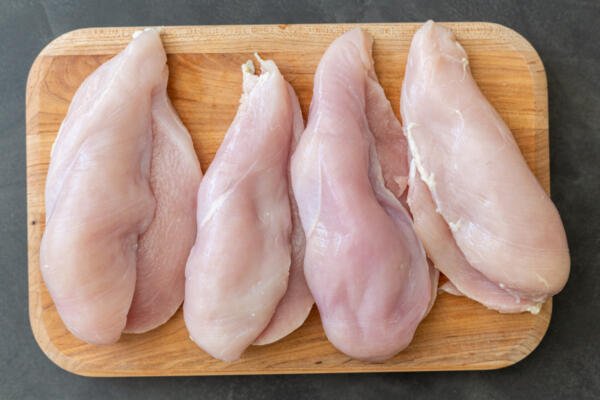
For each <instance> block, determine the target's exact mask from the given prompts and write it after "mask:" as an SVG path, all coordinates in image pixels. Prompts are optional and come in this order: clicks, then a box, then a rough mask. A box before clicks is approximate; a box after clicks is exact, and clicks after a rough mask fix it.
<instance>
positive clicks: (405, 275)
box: [292, 29, 437, 361]
mask: <svg viewBox="0 0 600 400" xmlns="http://www.w3.org/2000/svg"><path fill="white" fill-rule="evenodd" d="M371 45H372V39H371V38H370V36H368V35H367V34H366V33H364V32H363V31H361V30H360V29H355V30H352V31H350V32H347V33H346V34H344V35H343V36H341V37H340V38H338V39H337V40H335V41H334V42H333V43H332V44H331V46H330V47H329V48H328V49H327V51H326V52H325V54H324V55H323V58H322V59H321V62H320V64H319V67H318V69H317V72H316V75H315V87H314V91H313V100H312V104H311V109H310V115H309V119H308V124H307V128H306V130H305V132H304V134H303V135H302V137H301V139H300V143H299V145H298V148H297V150H296V152H295V153H294V155H293V158H292V185H293V189H294V193H295V195H296V200H297V202H298V209H299V212H300V218H301V221H302V226H303V228H304V231H305V233H306V255H305V259H304V271H305V276H306V280H307V283H308V286H309V288H310V290H311V292H312V294H313V296H314V298H315V302H316V304H317V307H318V308H319V312H320V315H321V319H322V322H323V326H324V328H325V333H326V334H327V337H328V339H329V340H330V341H331V343H332V344H333V345H334V346H335V347H337V348H338V349H339V350H341V351H342V352H344V353H346V354H348V355H349V356H351V357H354V358H358V359H363V360H369V361H381V360H385V359H387V358H389V357H392V356H393V355H394V354H396V353H397V352H399V351H401V350H402V349H404V348H405V347H406V346H408V344H409V343H410V341H411V340H412V338H413V335H414V332H415V330H416V328H417V326H418V324H419V323H420V321H421V320H422V319H423V318H424V316H425V315H426V313H427V311H428V309H429V306H430V304H431V299H432V294H433V293H434V291H433V288H432V286H433V280H434V279H435V278H436V277H437V275H436V273H435V272H432V270H430V267H429V266H428V264H427V260H426V258H425V252H424V250H423V247H422V245H421V243H420V242H419V240H418V238H417V236H416V234H415V232H414V230H413V226H412V222H411V220H410V218H409V216H408V215H407V213H406V211H405V210H404V208H403V207H402V205H401V204H400V202H399V201H398V200H397V199H396V198H395V197H394V195H393V194H392V193H391V192H390V191H389V190H388V189H386V188H385V186H384V178H383V175H382V172H381V166H380V164H379V160H378V157H377V148H376V144H375V139H374V137H373V130H374V129H377V127H376V126H372V124H373V121H372V120H370V119H369V118H368V115H367V113H368V110H369V108H371V107H374V105H373V104H371V103H370V101H371V100H373V99H372V96H371V95H370V89H372V87H371V86H370V85H372V81H373V80H375V81H376V76H375V72H374V69H373V61H372V58H371ZM382 92H383V91H381V93H382ZM375 100H376V101H377V103H379V104H380V103H381V102H382V99H381V98H379V97H375ZM396 122H397V121H396ZM404 173H405V172H404ZM399 175H402V172H401V173H399ZM400 183H401V180H400ZM398 191H399V189H398Z"/></svg>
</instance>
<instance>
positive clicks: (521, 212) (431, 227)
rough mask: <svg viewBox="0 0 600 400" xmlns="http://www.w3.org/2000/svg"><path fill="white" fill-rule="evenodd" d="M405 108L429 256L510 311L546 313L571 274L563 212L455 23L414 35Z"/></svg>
mask: <svg viewBox="0 0 600 400" xmlns="http://www.w3.org/2000/svg"><path fill="white" fill-rule="evenodd" d="M401 112H402V118H403V121H404V124H405V133H406V136H407V139H408V143H409V148H410V152H411V154H412V157H413V161H412V162H413V163H414V166H413V169H414V170H413V171H412V173H411V176H410V182H409V186H410V191H409V196H408V201H409V204H410V208H411V211H412V213H413V216H414V218H415V226H416V229H417V232H418V233H419V236H420V238H421V240H422V241H423V243H424V245H425V248H426V249H427V251H428V254H429V256H430V257H431V259H432V260H433V261H434V263H435V265H436V267H437V268H439V269H440V271H442V272H443V273H444V274H446V275H447V276H448V278H449V279H450V281H451V284H449V285H447V286H446V288H447V289H448V291H449V292H451V293H462V294H464V295H466V296H468V297H471V298H472V299H474V300H476V301H478V302H480V303H482V304H484V305H486V306H487V307H489V308H492V309H495V310H499V311H502V312H519V311H531V312H534V313H535V312H537V311H539V308H540V306H541V304H542V303H543V302H544V301H545V300H546V298H547V297H548V296H551V295H553V294H555V293H557V292H559V291H560V290H561V289H562V287H563V286H564V285H565V283H566V280H567V277H568V275H569V265H570V259H569V250H568V247H567V241H566V237H565V232H564V228H563V226H562V222H561V220H560V216H559V215H558V212H557V210H556V208H555V207H554V205H553V204H552V201H551V200H550V198H549V197H548V196H547V195H546V193H545V192H544V190H543V188H542V187H541V186H540V184H539V183H538V181H537V180H536V178H535V176H534V175H533V174H532V172H531V171H530V169H529V168H528V166H527V164H526V162H525V160H524V158H523V156H522V154H521V152H520V151H519V148H518V146H517V144H516V142H515V140H514V138H513V136H512V134H511V132H510V130H509V129H508V127H507V126H506V124H505V123H504V121H502V119H501V117H500V116H499V115H498V113H497V112H496V111H495V110H494V108H493V107H492V106H491V104H490V103H489V102H488V101H487V99H486V98H485V97H484V95H483V94H482V93H481V91H480V90H479V88H478V87H477V84H476V83H475V81H474V79H473V77H472V76H471V73H470V70H469V63H468V58H467V54H466V53H465V51H464V49H463V48H462V46H461V45H460V44H459V43H458V42H457V41H456V39H455V38H454V35H453V34H452V32H451V31H450V30H449V29H447V28H445V27H442V26H439V25H436V24H434V23H433V22H432V21H429V22H427V23H426V24H425V25H424V26H423V27H422V28H421V29H420V30H419V31H418V32H417V33H416V34H415V36H414V38H413V41H412V45H411V47H410V52H409V57H408V62H407V67H406V75H405V78H404V84H403V87H402V97H401Z"/></svg>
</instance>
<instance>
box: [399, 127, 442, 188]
mask: <svg viewBox="0 0 600 400" xmlns="http://www.w3.org/2000/svg"><path fill="white" fill-rule="evenodd" d="M417 126H418V125H417V124H416V123H414V122H410V123H409V124H408V125H407V126H406V139H408V147H409V149H410V153H411V154H412V156H413V160H414V162H415V166H416V167H417V171H419V175H420V176H421V180H422V181H423V182H424V183H425V184H426V185H427V187H428V188H429V190H430V191H431V194H432V196H433V198H435V197H436V196H435V193H434V190H435V174H434V173H433V172H432V173H431V174H428V173H427V172H426V171H425V168H424V167H423V164H422V163H421V155H420V154H419V151H418V150H417V145H416V144H415V140H414V138H413V134H412V130H413V128H415V127H417Z"/></svg>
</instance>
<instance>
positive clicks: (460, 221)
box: [448, 218, 462, 232]
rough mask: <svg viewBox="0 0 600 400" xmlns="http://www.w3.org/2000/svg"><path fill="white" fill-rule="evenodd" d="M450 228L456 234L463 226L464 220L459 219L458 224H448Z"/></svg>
mask: <svg viewBox="0 0 600 400" xmlns="http://www.w3.org/2000/svg"><path fill="white" fill-rule="evenodd" d="M448 226H449V227H450V230H451V231H452V232H456V231H458V230H459V229H460V227H461V226H462V219H461V218H459V219H458V221H456V222H448Z"/></svg>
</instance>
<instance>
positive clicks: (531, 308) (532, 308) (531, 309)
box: [525, 303, 542, 315]
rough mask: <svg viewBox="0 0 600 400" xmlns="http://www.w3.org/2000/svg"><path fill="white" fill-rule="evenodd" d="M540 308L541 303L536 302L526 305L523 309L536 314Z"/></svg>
mask: <svg viewBox="0 0 600 400" xmlns="http://www.w3.org/2000/svg"><path fill="white" fill-rule="evenodd" d="M541 309H542V303H537V304H535V305H533V306H527V307H526V308H525V311H529V312H530V313H532V314H534V315H537V314H539V313H540V310H541Z"/></svg>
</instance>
